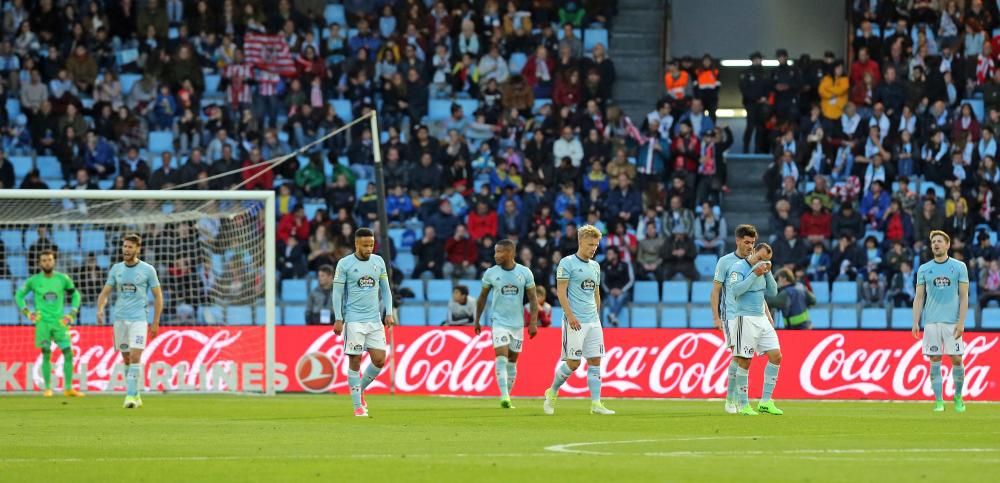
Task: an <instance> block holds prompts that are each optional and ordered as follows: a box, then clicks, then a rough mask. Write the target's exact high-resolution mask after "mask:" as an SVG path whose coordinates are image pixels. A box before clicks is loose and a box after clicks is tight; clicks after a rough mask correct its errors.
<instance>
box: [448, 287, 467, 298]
mask: <svg viewBox="0 0 1000 483" xmlns="http://www.w3.org/2000/svg"><path fill="white" fill-rule="evenodd" d="M451 289H452V290H453V291H456V292H458V293H460V294H462V295H464V296H466V297H468V296H469V287H466V286H465V285H455V286H454V287H452V288H451Z"/></svg>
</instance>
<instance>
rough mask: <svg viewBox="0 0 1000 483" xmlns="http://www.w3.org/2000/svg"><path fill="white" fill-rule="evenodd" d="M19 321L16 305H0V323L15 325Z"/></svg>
mask: <svg viewBox="0 0 1000 483" xmlns="http://www.w3.org/2000/svg"><path fill="white" fill-rule="evenodd" d="M20 321H21V320H20V314H19V313H18V310H17V306H16V305H7V304H4V305H0V325H17V324H18V323H20Z"/></svg>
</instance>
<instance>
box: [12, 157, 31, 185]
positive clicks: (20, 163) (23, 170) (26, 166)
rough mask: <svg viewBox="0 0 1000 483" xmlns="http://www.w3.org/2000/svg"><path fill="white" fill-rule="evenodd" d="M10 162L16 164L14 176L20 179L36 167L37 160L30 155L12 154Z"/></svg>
mask: <svg viewBox="0 0 1000 483" xmlns="http://www.w3.org/2000/svg"><path fill="white" fill-rule="evenodd" d="M10 162H11V164H13V165H14V178H16V179H17V180H18V181H20V180H22V179H24V177H25V176H27V175H28V173H30V172H31V170H33V169H35V162H34V161H32V160H31V157H29V156H11V157H10Z"/></svg>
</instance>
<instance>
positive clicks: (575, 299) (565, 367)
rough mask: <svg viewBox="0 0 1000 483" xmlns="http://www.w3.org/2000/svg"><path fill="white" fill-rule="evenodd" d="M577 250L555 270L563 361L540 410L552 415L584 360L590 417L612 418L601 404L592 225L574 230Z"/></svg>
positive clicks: (596, 241) (596, 237) (597, 269)
mask: <svg viewBox="0 0 1000 483" xmlns="http://www.w3.org/2000/svg"><path fill="white" fill-rule="evenodd" d="M577 240H578V242H579V248H578V249H577V252H576V254H575V255H571V256H568V257H563V259H562V260H560V261H559V267H558V268H557V269H556V292H557V293H558V295H559V304H560V305H561V306H562V308H563V322H562V360H563V363H562V364H559V367H558V368H557V369H556V376H555V379H554V380H553V381H552V387H550V388H548V389H546V390H545V402H544V404H543V406H542V409H543V410H544V411H545V414H554V413H555V410H556V409H555V405H556V396H557V395H558V394H559V387H560V386H562V385H563V383H564V382H566V379H568V378H569V376H570V375H572V374H573V371H575V370H576V368H577V367H580V359H581V358H583V359H586V360H587V365H588V367H587V387H589V388H590V414H602V415H603V414H614V413H615V412H614V411H612V410H610V409H608V408H606V407H604V404H602V403H601V358H602V357H604V331H603V329H601V319H600V307H601V289H600V287H601V266H600V265H599V264H598V263H597V262H596V261H594V259H593V258H594V254H595V253H597V246H598V245H600V243H601V231H600V230H598V229H597V228H596V227H595V226H593V225H584V226H581V227H580V228H579V229H578V230H577Z"/></svg>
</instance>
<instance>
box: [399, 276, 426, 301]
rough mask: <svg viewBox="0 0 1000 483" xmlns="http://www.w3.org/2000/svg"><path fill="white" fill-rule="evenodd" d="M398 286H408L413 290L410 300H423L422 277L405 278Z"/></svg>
mask: <svg viewBox="0 0 1000 483" xmlns="http://www.w3.org/2000/svg"><path fill="white" fill-rule="evenodd" d="M400 288H408V289H410V290H412V291H413V298H412V299H411V300H420V301H423V300H424V281H423V280H422V279H419V278H407V279H405V280H403V284H402V285H401V286H400Z"/></svg>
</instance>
